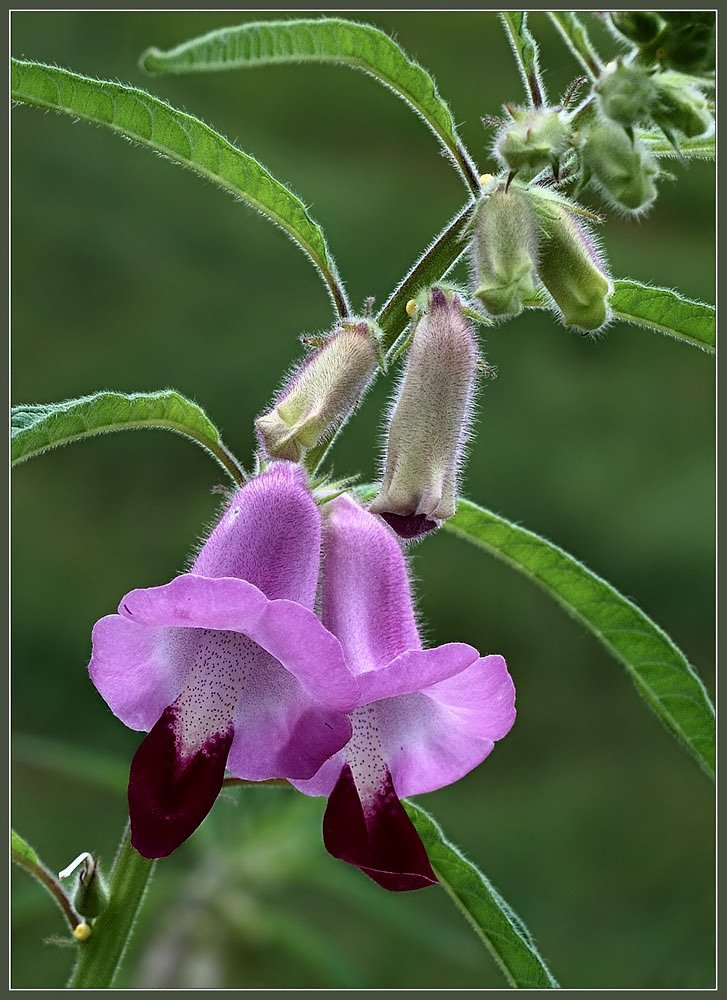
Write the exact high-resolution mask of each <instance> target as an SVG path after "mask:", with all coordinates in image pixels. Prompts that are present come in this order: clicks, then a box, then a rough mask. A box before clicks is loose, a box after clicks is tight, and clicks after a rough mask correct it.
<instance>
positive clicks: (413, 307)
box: [406, 299, 417, 316]
mask: <svg viewBox="0 0 727 1000" xmlns="http://www.w3.org/2000/svg"><path fill="white" fill-rule="evenodd" d="M416 311H417V304H416V302H415V301H414V299H409V301H408V302H407V304H406V314H407V316H414V315H415V314H416Z"/></svg>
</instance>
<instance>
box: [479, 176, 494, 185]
mask: <svg viewBox="0 0 727 1000" xmlns="http://www.w3.org/2000/svg"><path fill="white" fill-rule="evenodd" d="M492 176H493V175H492V174H482V175H481V177H480V184H481V185H482V187H484V186H485V185H486V184H489V183H490V181H491V180H492Z"/></svg>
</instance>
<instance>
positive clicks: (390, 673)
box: [357, 642, 480, 705]
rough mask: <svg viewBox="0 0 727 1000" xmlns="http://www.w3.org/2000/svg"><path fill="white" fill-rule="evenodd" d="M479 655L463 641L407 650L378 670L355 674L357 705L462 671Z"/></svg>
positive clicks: (444, 678)
mask: <svg viewBox="0 0 727 1000" xmlns="http://www.w3.org/2000/svg"><path fill="white" fill-rule="evenodd" d="M479 658H480V654H479V653H478V652H477V650H476V649H475V648H474V646H468V645H467V644H466V643H464V642H448V643H445V645H443V646H436V647H435V648H434V649H409V650H407V651H406V652H405V653H402V654H401V655H400V656H397V657H396V658H395V659H394V660H392V661H391V663H387V664H386V666H384V667H381V668H380V669H379V670H367V671H365V673H363V674H359V675H358V677H357V680H358V685H359V690H360V692H361V694H360V700H359V704H360V705H368V704H369V703H370V702H373V701H380V700H381V699H382V698H393V697H395V696H396V695H401V694H411V693H412V692H414V691H421V690H422V689H423V688H427V687H430V686H431V685H432V684H436V683H437V682H438V681H443V680H446V679H447V678H448V677H452V676H453V675H455V674H459V673H461V672H462V671H463V670H464V669H465V668H466V667H469V666H470V665H471V664H472V663H474V662H475V660H478V659H479Z"/></svg>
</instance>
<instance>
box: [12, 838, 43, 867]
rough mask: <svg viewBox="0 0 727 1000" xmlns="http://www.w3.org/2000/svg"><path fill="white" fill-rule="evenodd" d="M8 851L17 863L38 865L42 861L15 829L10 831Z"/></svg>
mask: <svg viewBox="0 0 727 1000" xmlns="http://www.w3.org/2000/svg"><path fill="white" fill-rule="evenodd" d="M10 853H11V855H12V858H13V861H15V862H16V863H17V864H22V865H23V866H24V867H25V866H27V865H34V866H37V867H40V866H41V864H42V862H41V860H40V858H39V857H38V855H37V854H36V853H35V851H34V850H33V848H32V847H31V846H30V844H28V843H27V842H26V841H25V840H23V838H22V837H21V836H20V834H19V833H16V832H15V830H11V831H10Z"/></svg>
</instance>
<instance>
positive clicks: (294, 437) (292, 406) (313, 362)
mask: <svg viewBox="0 0 727 1000" xmlns="http://www.w3.org/2000/svg"><path fill="white" fill-rule="evenodd" d="M377 364H378V353H377V342H376V338H375V336H374V334H373V332H372V330H371V326H370V324H369V323H368V322H367V321H366V320H350V321H345V322H342V323H341V324H340V326H339V327H338V329H337V330H336V331H335V332H334V333H333V334H331V336H330V337H328V339H327V340H326V342H325V343H324V344H323V346H322V347H319V348H318V350H316V351H314V352H313V353H312V354H310V355H309V356H308V358H306V360H305V361H304V362H303V364H302V365H301V366H300V367H299V368H298V369H297V370H296V371H295V372H294V374H293V375H292V377H291V378H290V379H289V381H288V383H287V385H286V386H285V387H284V389H283V390H282V392H281V393H280V395H279V396H278V398H277V400H276V402H275V405H274V407H273V408H272V409H271V410H269V411H268V412H267V413H264V414H263V415H262V416H260V417H258V418H257V420H256V421H255V427H256V428H257V432H258V436H259V438H260V442H261V444H262V446H263V447H264V448H265V451H266V452H267V454H268V455H269V456H270V457H271V458H284V459H288V460H290V461H292V462H298V461H300V459H301V458H302V457H303V455H304V453H305V451H306V450H307V449H308V448H312V447H313V446H314V445H315V444H317V443H318V442H319V441H321V440H325V439H326V438H327V437H328V436H330V435H331V434H332V433H333V431H334V430H335V429H336V427H338V425H339V424H340V423H341V422H342V421H343V420H345V418H346V417H347V416H348V415H349V414H350V413H351V412H352V411H353V410H354V409H355V407H356V406H357V405H358V403H359V401H360V400H361V397H362V396H363V394H364V392H365V391H366V389H367V388H368V385H369V382H370V381H371V377H372V376H373V374H374V371H375V370H376V366H377Z"/></svg>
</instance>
